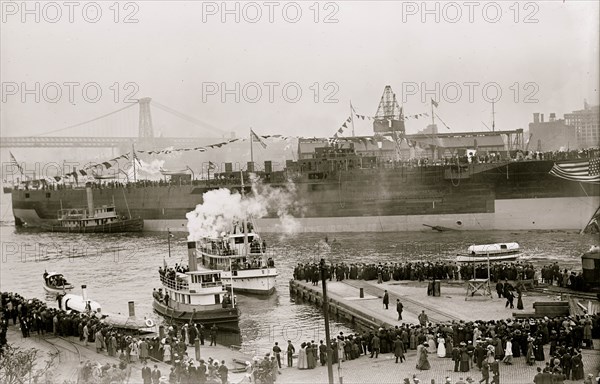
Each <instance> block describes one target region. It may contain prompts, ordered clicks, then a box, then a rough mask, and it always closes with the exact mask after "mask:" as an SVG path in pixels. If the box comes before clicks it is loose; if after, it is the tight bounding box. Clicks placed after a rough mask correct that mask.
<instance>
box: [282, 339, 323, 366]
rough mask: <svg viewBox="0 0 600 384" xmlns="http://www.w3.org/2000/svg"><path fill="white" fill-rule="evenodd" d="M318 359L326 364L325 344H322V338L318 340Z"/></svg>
mask: <svg viewBox="0 0 600 384" xmlns="http://www.w3.org/2000/svg"><path fill="white" fill-rule="evenodd" d="M319 361H320V362H321V365H325V364H327V346H326V345H325V344H323V340H319ZM290 367H291V365H290Z"/></svg>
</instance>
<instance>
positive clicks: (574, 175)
mask: <svg viewBox="0 0 600 384" xmlns="http://www.w3.org/2000/svg"><path fill="white" fill-rule="evenodd" d="M550 174H551V175H554V176H556V177H560V178H563V179H566V180H571V181H582V182H586V183H600V158H595V159H589V160H577V161H570V162H565V163H554V166H553V167H552V169H551V170H550Z"/></svg>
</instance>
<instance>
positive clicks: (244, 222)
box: [240, 134, 252, 257]
mask: <svg viewBox="0 0 600 384" xmlns="http://www.w3.org/2000/svg"><path fill="white" fill-rule="evenodd" d="M250 140H252V134H250ZM240 177H241V179H242V200H243V199H244V173H243V172H242V170H241V169H240ZM242 214H243V216H242V228H243V231H244V256H246V257H248V223H247V221H246V212H242Z"/></svg>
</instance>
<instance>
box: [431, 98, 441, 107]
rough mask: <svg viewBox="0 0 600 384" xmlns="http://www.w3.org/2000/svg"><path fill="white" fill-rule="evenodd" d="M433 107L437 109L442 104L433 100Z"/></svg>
mask: <svg viewBox="0 0 600 384" xmlns="http://www.w3.org/2000/svg"><path fill="white" fill-rule="evenodd" d="M431 105H433V106H434V107H436V108H437V107H438V106H439V105H440V104H439V103H438V102H437V101H435V100H433V99H431Z"/></svg>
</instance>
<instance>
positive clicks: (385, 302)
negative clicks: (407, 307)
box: [383, 289, 390, 309]
mask: <svg viewBox="0 0 600 384" xmlns="http://www.w3.org/2000/svg"><path fill="white" fill-rule="evenodd" d="M389 304H390V295H388V291H387V289H386V290H385V292H384V293H383V306H384V307H385V309H388V305H389Z"/></svg>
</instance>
